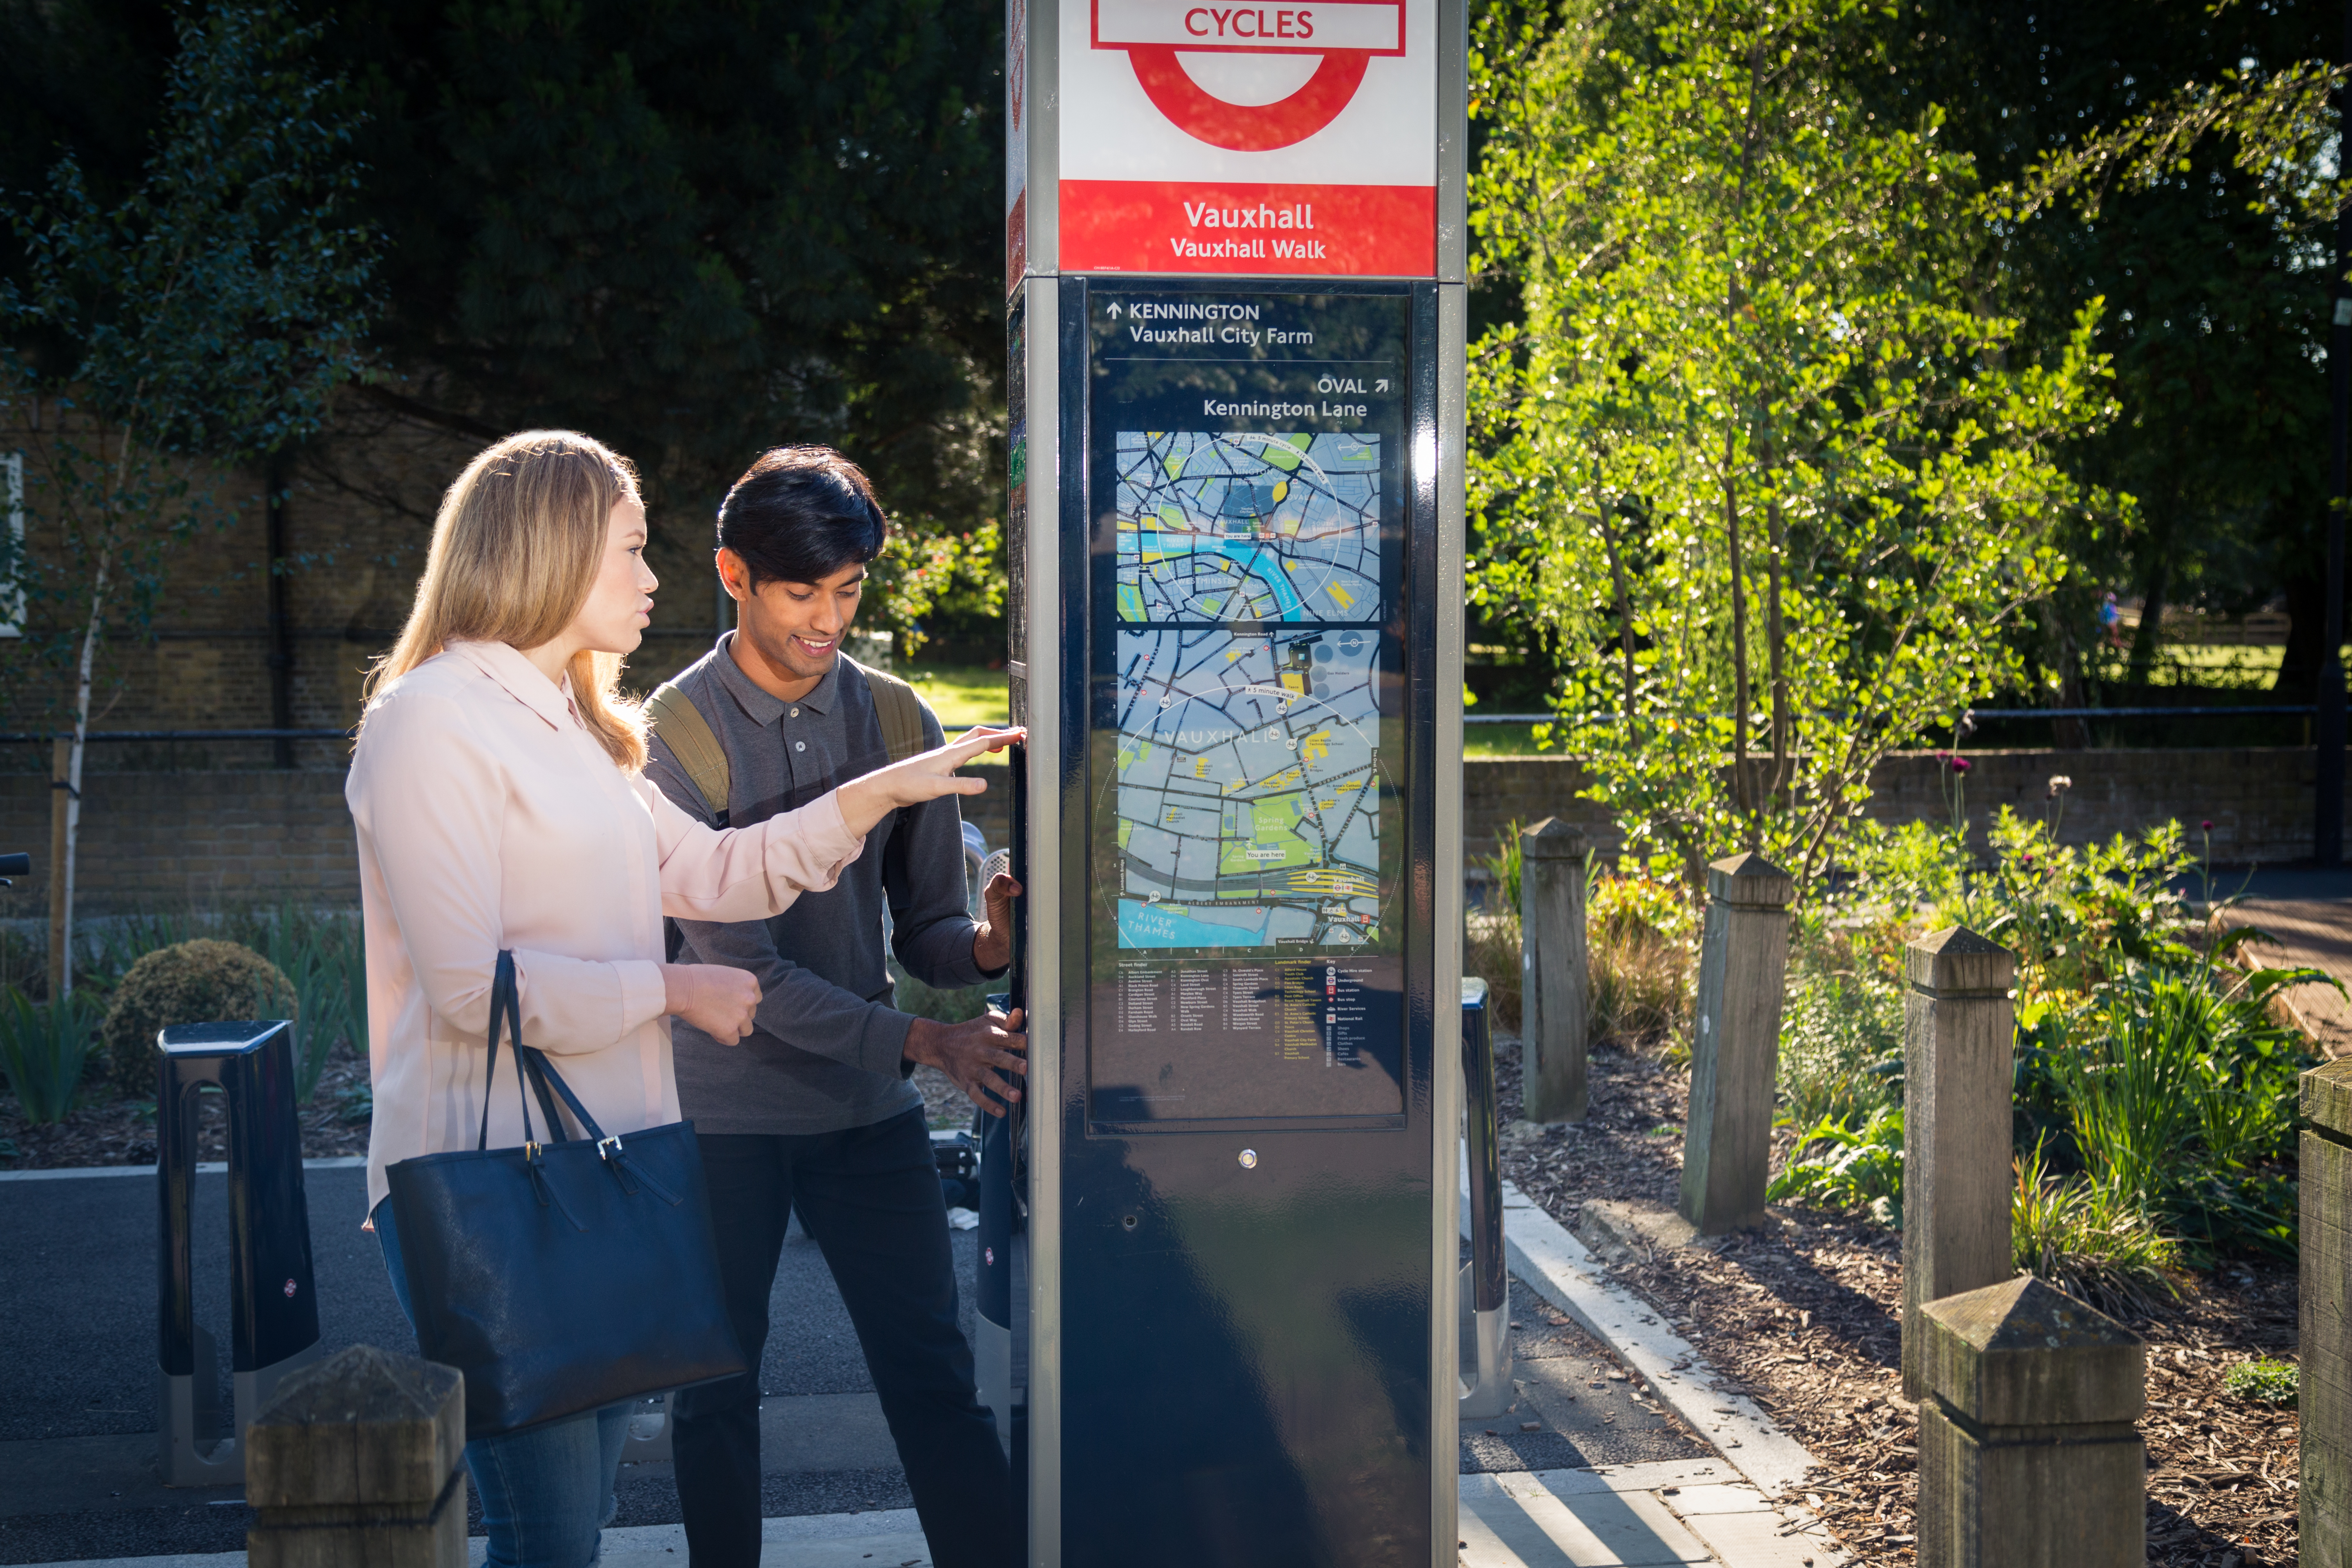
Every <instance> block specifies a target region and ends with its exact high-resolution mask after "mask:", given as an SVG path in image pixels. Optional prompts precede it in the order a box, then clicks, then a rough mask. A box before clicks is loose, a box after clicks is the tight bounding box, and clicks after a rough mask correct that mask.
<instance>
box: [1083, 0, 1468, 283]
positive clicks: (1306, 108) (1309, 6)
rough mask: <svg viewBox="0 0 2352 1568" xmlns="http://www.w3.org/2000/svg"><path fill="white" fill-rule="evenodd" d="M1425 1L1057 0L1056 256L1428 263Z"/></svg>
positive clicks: (1430, 169) (1111, 267)
mask: <svg viewBox="0 0 2352 1568" xmlns="http://www.w3.org/2000/svg"><path fill="white" fill-rule="evenodd" d="M1435 9H1436V7H1435V0H1303V3H1301V0H1293V3H1292V4H1288V5H1198V4H1192V3H1191V0H1068V3H1067V4H1066V8H1065V9H1064V10H1063V12H1062V15H1061V27H1060V34H1061V45H1062V47H1061V86H1062V92H1061V104H1060V110H1061V112H1060V138H1059V140H1060V149H1061V156H1060V164H1061V169H1060V175H1061V177H1060V182H1059V189H1058V195H1059V198H1060V204H1059V205H1060V209H1061V216H1060V222H1059V225H1058V228H1059V236H1060V247H1061V254H1060V257H1059V265H1060V266H1061V267H1062V268H1066V269H1069V270H1072V271H1103V272H1195V273H1224V274H1235V275H1243V276H1248V275H1261V274H1275V275H1283V274H1297V275H1303V276H1324V277H1346V276H1389V277H1395V276H1408V277H1415V276H1417V277H1427V276H1430V275H1432V274H1433V273H1434V271H1435V270H1436V264H1437V242H1436V234H1437V200H1436V193H1437V174H1436V66H1435V57H1436V28H1435Z"/></svg>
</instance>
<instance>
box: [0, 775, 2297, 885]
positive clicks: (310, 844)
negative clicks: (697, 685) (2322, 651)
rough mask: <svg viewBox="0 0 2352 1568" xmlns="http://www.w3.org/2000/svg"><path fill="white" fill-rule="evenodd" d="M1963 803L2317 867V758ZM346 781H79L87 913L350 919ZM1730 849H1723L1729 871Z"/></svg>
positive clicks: (1939, 789)
mask: <svg viewBox="0 0 2352 1568" xmlns="http://www.w3.org/2000/svg"><path fill="white" fill-rule="evenodd" d="M1969 761H1970V763H1971V764H1972V766H1971V769H1970V771H1969V774H1968V779H1967V784H1968V793H1967V797H1966V803H1967V808H1968V813H1969V817H1970V819H1971V821H1972V823H1973V824H1974V825H1975V826H1976V827H1977V829H1978V832H1979V837H1980V836H1981V832H1982V826H1983V824H1984V822H1985V821H1986V820H1987V819H1989V818H1990V816H1991V814H1992V812H1993V810H1994V809H1995V808H1996V807H1998V806H2000V805H2012V806H2015V807H2016V808H2017V809H2018V810H2020V811H2023V812H2031V813H2036V814H2038V813H2040V811H2041V810H2042V804H2043V801H2044V799H2045V795H2046V786H2047V783H2048V780H2049V778H2050V775H2051V774H2053V773H2065V774H2068V775H2070V776H2071V777H2072V778H2073V779H2074V788H2073V789H2072V790H2071V791H2070V792H2069V793H2068V795H2067V802H2066V811H2065V816H2064V818H2063V822H2062V824H2061V837H2063V838H2064V839H2065V840H2066V841H2068V842H2070V843H2077V844H2079V843H2084V842H2086V841H2088V840H2091V839H2095V838H2098V839H2104V838H2105V837H2109V836H2110V835H2113V834H2115V833H2117V832H2130V831H2136V830H2137V829H2139V828H2142V827H2145V826H2150V825H2152V824H2154V823H2158V822H2161V821H2163V820H2165V819H2167V818H2168V817H2171V818H2179V820H2180V821H2181V822H2183V823H2185V824H2186V825H2187V826H2189V829H2190V831H2191V833H2192V834H2194V832H2195V831H2196V829H2197V826H2198V824H2200V822H2203V821H2207V820H2210V821H2211V822H2212V824H2213V854H2214V857H2215V858H2216V859H2218V860H2221V861H2222V862H2225V863H2231V864H2244V863H2249V862H2266V863H2267V862H2277V861H2283V860H2296V859H2303V858H2308V857H2309V855H2310V853H2311V791H2312V778H2313V755H2312V752H2310V750H2309V749H2307V748H2290V747H2278V748H2266V749H2242V750H2235V751H2230V750H2216V751H2148V752H2122V751H2112V752H1975V753H1972V754H1971V756H1970V759H1969ZM975 771H976V772H978V773H980V774H981V775H982V776H983V777H985V778H987V779H988V781H989V789H988V793H987V794H985V795H978V796H972V797H967V798H966V799H965V801H964V802H963V803H962V804H963V805H964V807H965V815H966V816H967V817H968V818H969V819H970V820H971V821H973V822H976V823H978V824H979V825H980V826H981V830H982V833H983V834H985V835H986V837H987V839H988V842H989V844H990V845H991V846H992V847H1001V846H1003V844H1004V843H1005V842H1006V841H1007V839H1008V838H1009V837H1011V834H1010V826H1009V825H1010V822H1011V816H1010V814H1011V809H1012V792H1011V790H1010V788H1009V786H1008V784H1007V781H1006V774H1005V770H1004V769H1003V766H1002V765H996V766H984V767H982V768H980V769H977V770H975ZM1463 773H1464V786H1465V792H1466V794H1465V801H1464V811H1463V820H1464V828H1465V832H1464V842H1463V848H1464V852H1465V856H1466V857H1467V861H1468V863H1470V864H1474V865H1475V862H1476V861H1477V859H1478V858H1480V857H1482V856H1485V855H1487V854H1489V853H1491V852H1492V851H1493V849H1494V845H1495V836H1496V833H1498V832H1499V831H1500V830H1501V829H1502V828H1503V826H1504V825H1505V824H1507V823H1509V822H1512V821H1518V822H1522V823H1529V822H1535V821H1538V820H1540V819H1541V818H1543V817H1546V816H1555V815H1563V814H1564V815H1566V816H1568V817H1569V818H1570V820H1571V821H1576V822H1580V823H1583V824H1584V825H1585V826H1586V828H1587V830H1588V831H1589V832H1591V834H1592V835H1593V838H1594V842H1595V843H1596V844H1597V845H1598V846H1599V847H1601V850H1602V851H1603V853H1610V852H1613V851H1614V850H1615V849H1616V848H1617V847H1618V845H1619V842H1620V840H1619V837H1618V834H1617V832H1616V829H1615V827H1614V826H1613V825H1612V824H1611V823H1610V822H1609V821H1608V820H1607V818H1606V817H1605V816H1603V815H1602V814H1601V810H1600V809H1599V808H1598V807H1596V806H1594V805H1592V804H1591V802H1590V801H1584V800H1580V799H1578V798H1577V797H1576V792H1577V791H1578V789H1579V788H1580V787H1581V783H1582V774H1581V771H1580V768H1579V767H1578V765H1577V763H1575V762H1574V761H1572V760H1567V759H1560V758H1548V757H1546V758H1537V757H1520V758H1498V759H1479V760H1474V761H1471V762H1469V763H1465V766H1464V769H1463ZM1948 776H1949V775H1948V773H1946V772H1945V771H1944V770H1943V768H1942V765H1941V764H1939V763H1937V761H1936V759H1935V758H1934V757H1932V756H1930V755H1927V754H1926V753H1906V754H1903V755H1899V756H1895V757H1890V758H1888V759H1887V761H1886V762H1885V763H1884V764H1883V765H1882V766H1881V767H1880V769H1879V771H1878V773H1876V774H1875V775H1874V778H1873V780H1872V784H1873V789H1874V795H1873V797H1872V801H1871V806H1870V815H1871V816H1874V817H1877V818H1879V819H1880V820H1882V821H1887V822H1900V821H1906V820H1913V819H1916V818H1921V817H1927V818H1938V819H1939V818H1942V817H1944V816H1947V815H1948V813H1949V811H1950V806H1949V805H1948V799H1947V797H1946V795H1945V794H1944V782H1945V781H1946V780H1947V779H1948ZM342 790H343V775H342V773H341V772H327V771H304V772H286V773H276V772H266V771H256V772H204V773H196V772H172V773H95V774H92V775H90V776H89V779H88V781H87V792H86V795H85V805H84V808H83V810H84V816H83V827H82V847H81V868H82V870H81V879H80V886H81V891H80V894H79V898H78V900H77V903H78V905H79V908H80V909H81V910H83V911H84V912H87V913H90V914H106V913H120V912H124V911H127V910H136V909H142V908H144V909H171V908H184V907H186V906H187V905H189V904H192V903H193V904H199V905H213V904H216V903H218V902H221V901H224V900H260V901H268V900H276V899H278V898H280V897H291V898H298V899H303V900H319V901H330V902H352V901H355V900H357V898H358V869H357V863H356V858H355V854H354V850H353V848H352V827H351V818H350V817H349V816H348V815H347V814H346V813H345V811H344V809H343V795H342ZM48 811H49V792H48V789H47V782H46V781H45V780H44V779H42V778H41V777H39V776H37V775H27V774H22V773H17V774H5V775H0V851H5V850H12V849H26V850H30V851H31V852H32V854H33V857H34V863H35V866H36V868H37V869H36V872H35V874H34V875H33V876H32V877H30V878H26V879H19V881H18V883H17V886H16V889H13V890H11V891H0V918H19V919H31V918H37V917H39V916H41V915H42V914H43V913H44V912H45V911H46V910H47V907H48V904H47V899H48V892H47V858H48V843H49V827H48ZM1725 849H1726V852H1727V853H1728V852H1729V851H1730V849H1731V846H1726V847H1725Z"/></svg>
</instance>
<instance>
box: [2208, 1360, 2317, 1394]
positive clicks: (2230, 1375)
mask: <svg viewBox="0 0 2352 1568" xmlns="http://www.w3.org/2000/svg"><path fill="white" fill-rule="evenodd" d="M2221 1388H2222V1391H2223V1392H2224V1393H2226V1394H2229V1395H2230V1396H2231V1398H2233V1399H2242V1400H2245V1401H2247V1402H2248V1403H2249V1404H2252V1405H2293V1404H2294V1403H2295V1401H2296V1399H2297V1398H2299V1397H2300V1396H2301V1394H2302V1390H2303V1373H2302V1369H2301V1368H2300V1367H2298V1366H2297V1365H2296V1364H2295V1363H2294V1362H2291V1361H2273V1360H2272V1359H2271V1358H2270V1357H2268V1356H2257V1357H2255V1358H2254V1359H2253V1360H2252V1361H2242V1362H2240V1363H2238V1364H2237V1365H2235V1366H2233V1367H2231V1369H2230V1370H2229V1371H2227V1372H2225V1373H2222V1374H2221Z"/></svg>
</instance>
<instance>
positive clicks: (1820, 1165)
mask: <svg viewBox="0 0 2352 1568" xmlns="http://www.w3.org/2000/svg"><path fill="white" fill-rule="evenodd" d="M1765 1195H1766V1196H1768V1197H1769V1198H1770V1199H1771V1200H1772V1201H1773V1202H1775V1203H1780V1202H1782V1201H1784V1200H1787V1199H1790V1198H1794V1199H1797V1200H1798V1201H1799V1202H1801V1203H1811V1204H1818V1205H1824V1206H1827V1207H1832V1208H1860V1209H1867V1210H1868V1211H1869V1212H1870V1215H1871V1217H1872V1218H1874V1219H1875V1220H1877V1221H1878V1222H1879V1223H1880V1224H1881V1225H1885V1226H1893V1227H1895V1229H1898V1230H1899V1229H1901V1228H1902V1226H1903V1108H1902V1107H1901V1106H1900V1105H1890V1106H1885V1107H1883V1108H1881V1109H1880V1110H1878V1111H1877V1113H1876V1114H1874V1115H1873V1116H1872V1117H1871V1118H1870V1119H1869V1120H1868V1121H1863V1122H1862V1123H1861V1124H1860V1125H1858V1126H1856V1125H1852V1124H1850V1123H1849V1121H1848V1119H1847V1118H1845V1117H1829V1118H1825V1119H1823V1120H1822V1121H1819V1122H1817V1123H1815V1124H1814V1125H1813V1126H1812V1127H1811V1129H1810V1130H1809V1131H1806V1132H1805V1133H1804V1134H1803V1136H1801V1137H1800V1138H1799V1139H1798V1140H1797V1148H1796V1152H1795V1154H1794V1156H1792V1157H1791V1158H1790V1161H1789V1163H1788V1164H1787V1166H1785V1167H1784V1168H1783V1169H1782V1170H1781V1172H1780V1174H1779V1175H1777V1176H1775V1177H1773V1178H1772V1185H1771V1187H1770V1188H1769V1190H1768V1191H1767V1193H1766V1194H1765Z"/></svg>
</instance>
